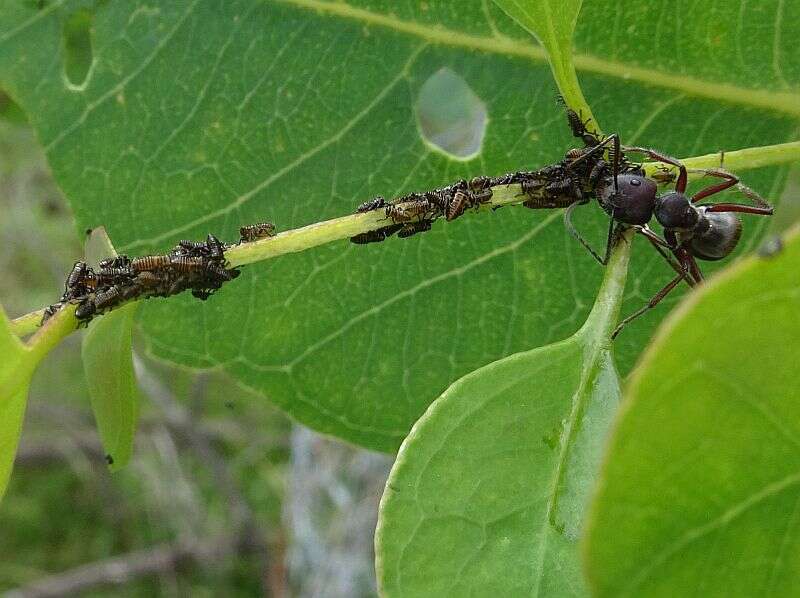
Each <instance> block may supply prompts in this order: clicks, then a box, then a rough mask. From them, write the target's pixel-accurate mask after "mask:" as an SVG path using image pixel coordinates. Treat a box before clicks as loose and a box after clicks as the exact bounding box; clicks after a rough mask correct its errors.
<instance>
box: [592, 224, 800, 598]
mask: <svg viewBox="0 0 800 598" xmlns="http://www.w3.org/2000/svg"><path fill="white" fill-rule="evenodd" d="M798 272H800V237H799V236H798V235H797V234H795V235H794V236H793V237H792V238H791V240H789V241H787V242H786V245H785V249H784V250H783V251H782V252H780V253H778V254H777V255H774V256H772V257H768V258H751V259H748V260H745V261H742V262H740V263H739V264H737V265H736V266H734V267H732V268H730V269H729V270H726V271H725V272H724V273H723V274H722V275H720V276H718V277H716V278H714V279H713V280H711V281H710V282H709V283H708V284H707V285H705V286H704V287H703V288H702V289H701V290H699V291H698V292H697V293H696V294H695V295H693V296H692V297H691V298H690V299H689V300H688V301H686V302H685V303H684V304H683V306H682V307H681V309H680V310H679V312H677V313H675V314H674V316H673V317H671V318H670V319H669V320H668V322H667V323H665V325H664V326H663V328H662V329H661V331H660V332H659V334H658V336H657V339H656V341H655V342H654V343H653V345H652V347H651V348H650V349H648V351H647V353H646V354H645V355H644V358H643V359H642V362H641V364H640V366H639V367H638V368H637V369H636V370H635V374H634V376H633V379H632V381H631V385H630V388H629V391H628V392H627V396H626V398H625V402H624V404H623V408H622V410H621V413H620V416H619V420H618V421H617V422H616V424H615V431H614V434H613V437H612V441H611V444H610V447H609V450H608V454H607V455H606V458H605V465H604V469H603V472H602V476H601V481H600V484H599V490H598V491H597V496H596V497H595V499H594V502H593V506H592V509H591V513H592V514H591V519H590V521H591V523H590V526H589V534H588V538H587V542H586V557H587V559H586V562H587V569H588V574H589V580H590V583H591V586H592V588H593V590H594V591H595V593H596V595H597V596H614V597H618V596H688V595H700V594H701V595H703V596H726V597H729V596H748V597H749V596H796V595H797V594H798V592H800V581H799V580H800V556H798V555H800V551H798V541H799V539H800V535H798V527H797V525H798V504H800V383H798V377H797V355H798V352H800V340H799V339H800V287H798Z"/></svg>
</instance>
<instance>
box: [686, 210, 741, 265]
mask: <svg viewBox="0 0 800 598" xmlns="http://www.w3.org/2000/svg"><path fill="white" fill-rule="evenodd" d="M701 223H702V224H701V225H700V226H698V227H697V228H696V229H695V231H694V235H693V236H692V238H691V240H690V241H689V248H690V250H691V252H692V255H693V256H694V257H697V258H700V259H701V260H709V261H715V260H721V259H723V258H725V257H727V256H728V255H730V253H731V252H732V251H733V250H734V249H736V245H737V244H738V243H739V238H740V237H741V236H742V221H741V220H739V218H738V217H737V216H736V214H734V213H732V212H708V211H705V210H704V213H703V214H702V215H701Z"/></svg>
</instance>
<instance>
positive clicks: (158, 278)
mask: <svg viewBox="0 0 800 598" xmlns="http://www.w3.org/2000/svg"><path fill="white" fill-rule="evenodd" d="M274 234H275V226H274V225H273V224H272V223H269V222H264V223H259V224H251V225H248V226H243V227H242V228H241V229H240V235H241V237H240V239H239V242H238V243H237V244H241V243H249V242H251V241H256V240H258V239H261V238H264V237H270V236H273V235H274ZM230 247H231V245H228V244H226V243H223V242H222V241H220V240H219V239H217V237H215V236H214V235H211V234H210V235H208V236H207V237H206V240H205V241H180V242H179V243H178V244H177V245H175V247H173V248H172V250H171V251H170V252H169V253H165V254H156V255H145V256H140V257H133V258H131V257H128V256H127V255H118V256H116V257H113V258H108V259H104V260H102V261H101V262H100V264H99V267H98V269H97V270H96V271H95V270H94V269H93V268H91V267H90V266H89V265H88V264H87V263H86V262H76V263H75V266H74V267H73V268H72V272H70V274H69V276H67V280H66V283H65V284H64V294H63V295H62V296H61V299H60V300H59V302H58V303H55V304H53V305H51V306H49V307H48V308H47V309H46V310H45V312H44V317H43V319H42V323H44V322H46V321H47V320H48V319H49V318H50V317H51V316H52V315H53V314H55V313H56V312H57V311H58V310H59V309H60V308H61V307H62V306H64V305H65V304H67V303H73V304H77V308H76V309H75V317H76V318H77V319H78V321H79V322H81V323H88V322H89V321H90V320H91V319H92V318H93V317H94V316H96V315H99V314H102V313H105V312H107V311H109V310H111V309H113V308H115V307H117V306H119V305H120V304H122V303H125V302H127V301H132V300H134V299H146V298H149V297H169V296H172V295H177V294H178V293H182V292H183V291H187V290H191V292H192V295H193V296H194V297H197V298H198V299H201V300H203V301H205V300H206V299H208V298H209V297H210V296H211V295H213V294H214V293H215V292H216V291H217V290H218V289H220V288H221V287H222V285H223V284H224V283H226V282H228V281H229V280H233V279H234V278H236V277H237V276H239V270H238V269H236V268H230V267H228V266H229V264H228V262H227V260H226V259H225V251H226V250H227V249H229V248H230Z"/></svg>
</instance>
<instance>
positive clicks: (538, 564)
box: [376, 336, 619, 596]
mask: <svg viewBox="0 0 800 598" xmlns="http://www.w3.org/2000/svg"><path fill="white" fill-rule="evenodd" d="M587 358H588V356H587V354H586V350H585V348H584V346H583V343H582V342H581V337H579V336H576V337H572V338H571V339H569V340H568V341H565V342H562V343H557V344H555V345H551V346H549V347H542V348H540V349H535V350H533V351H530V352H527V353H522V354H519V355H514V356H511V357H508V358H506V359H504V360H502V361H499V362H496V363H493V364H490V365H488V366H486V367H484V368H482V369H480V370H477V371H476V372H473V373H472V374H470V375H468V376H467V377H465V378H464V379H462V380H460V381H459V382H457V383H456V384H454V385H453V386H452V387H451V388H450V389H449V390H448V391H447V392H446V393H445V394H444V395H443V396H442V397H441V398H440V399H438V400H437V401H436V402H435V403H434V404H433V405H432V407H431V408H430V409H429V410H428V412H427V413H426V414H425V415H424V416H423V417H422V418H421V419H420V420H419V422H417V424H416V425H415V426H414V428H413V430H412V432H411V434H410V435H409V437H408V438H407V439H406V441H405V442H404V444H403V446H402V448H401V450H400V453H399V454H398V458H397V461H396V463H395V465H394V468H393V469H392V475H391V476H390V478H389V481H388V482H387V485H386V491H385V493H384V496H383V500H382V502H381V513H380V520H379V528H378V532H377V535H376V556H377V563H378V564H377V568H378V576H379V582H380V584H381V590H382V593H383V594H385V595H386V596H466V595H478V596H486V595H490V594H495V595H498V596H535V595H541V596H554V595H558V596H583V595H585V593H586V592H585V588H584V584H583V580H582V577H581V572H580V564H579V559H578V554H577V550H576V548H577V541H578V538H579V534H580V532H581V529H582V518H583V512H584V507H585V505H586V502H587V498H588V492H589V490H590V489H591V488H592V487H593V481H594V476H595V473H596V470H597V465H598V463H599V459H600V455H601V448H602V446H603V438H605V433H606V430H607V428H608V426H609V424H610V422H611V418H612V416H613V414H614V412H615V408H616V406H617V403H618V401H619V383H618V379H617V373H616V371H615V370H614V367H613V363H612V362H611V359H610V356H609V355H607V354H604V355H602V356H601V359H600V360H599V361H598V363H597V364H594V365H593V366H592V373H591V376H590V378H589V379H588V380H583V378H584V375H585V372H584V369H585V368H586V361H587Z"/></svg>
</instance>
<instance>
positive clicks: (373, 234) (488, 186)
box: [350, 171, 541, 245]
mask: <svg viewBox="0 0 800 598" xmlns="http://www.w3.org/2000/svg"><path fill="white" fill-rule="evenodd" d="M540 178H541V175H540V173H539V172H538V171H533V172H528V171H519V172H512V173H509V174H506V175H503V176H499V177H488V176H479V177H475V178H473V179H470V180H469V181H466V180H463V179H462V180H460V181H457V182H455V183H453V184H452V185H448V186H446V187H440V188H438V189H433V190H432V191H425V192H422V193H409V194H408V195H404V196H402V197H398V198H397V199H394V200H392V201H391V202H387V201H386V199H385V198H383V197H382V196H380V195H379V196H378V197H376V198H374V199H371V200H369V201H366V202H364V203H362V204H361V205H360V206H358V208H357V209H356V213H363V212H371V211H373V210H384V213H385V215H386V219H387V220H390V221H391V224H389V225H387V226H384V227H381V228H379V229H376V230H372V231H369V232H366V233H361V234H358V235H356V236H354V237H351V238H350V241H351V242H353V243H356V244H359V245H363V244H365V243H377V242H380V241H383V240H384V239H387V238H389V237H391V236H392V235H393V234H395V233H397V236H398V237H400V238H407V237H411V236H413V235H415V234H417V233H422V232H425V231H428V230H430V229H431V224H432V223H433V222H434V220H436V219H438V218H440V217H442V216H444V218H445V219H446V220H448V221H451V220H455V219H456V218H458V217H459V216H462V215H463V214H464V213H465V212H466V211H467V210H469V209H470V208H477V207H479V206H481V205H482V204H485V203H487V202H489V201H490V200H491V199H492V187H495V186H498V185H511V184H514V183H519V184H522V190H523V193H525V192H528V191H530V190H532V189H533V188H538V186H539V185H538V184H537V183H538V182H539V179H540ZM537 207H539V206H537Z"/></svg>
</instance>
